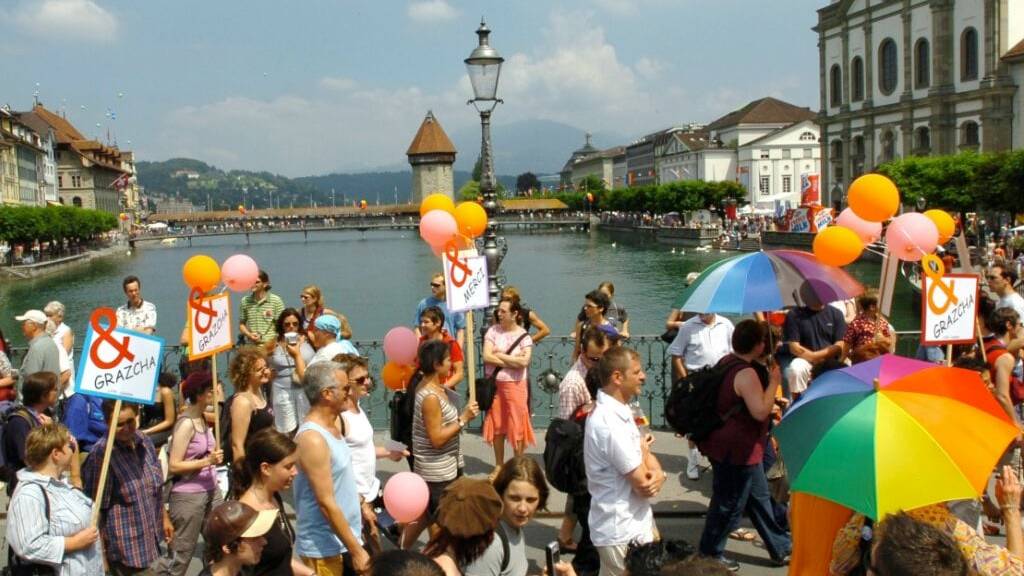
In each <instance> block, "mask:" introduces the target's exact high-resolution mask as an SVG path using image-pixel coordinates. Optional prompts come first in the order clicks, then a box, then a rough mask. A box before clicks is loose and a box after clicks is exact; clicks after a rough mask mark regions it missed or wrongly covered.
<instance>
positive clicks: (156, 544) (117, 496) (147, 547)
mask: <svg viewBox="0 0 1024 576" xmlns="http://www.w3.org/2000/svg"><path fill="white" fill-rule="evenodd" d="M134 443H135V446H134V448H130V447H127V446H124V445H122V444H120V443H117V444H115V445H114V449H113V450H112V451H111V452H110V470H109V473H108V474H107V486H106V488H105V489H104V490H103V501H102V502H101V503H100V508H101V510H102V513H101V515H100V525H99V529H100V536H102V537H103V543H104V545H105V547H106V553H107V561H109V562H118V563H120V564H124V565H125V566H129V567H131V568H148V567H149V566H150V565H151V564H153V561H154V560H156V558H157V556H159V555H160V542H162V541H163V539H164V535H163V494H162V486H163V469H162V468H161V467H160V461H159V460H157V457H156V450H155V449H154V448H153V443H152V442H151V441H150V440H149V438H147V437H146V436H145V435H144V434H142V433H141V432H136V433H135V439H134ZM106 446H107V439H106V438H101V439H100V440H99V441H98V442H96V444H94V445H93V447H92V452H90V453H89V457H88V458H86V459H85V464H83V465H82V483H83V485H84V486H85V490H86V492H88V493H89V494H95V493H96V486H97V484H98V483H99V476H100V466H101V465H102V464H103V452H104V451H105V450H106Z"/></svg>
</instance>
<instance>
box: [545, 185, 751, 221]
mask: <svg viewBox="0 0 1024 576" xmlns="http://www.w3.org/2000/svg"><path fill="white" fill-rule="evenodd" d="M576 188H577V189H576V191H565V192H556V193H553V194H550V197H552V198H558V199H559V200H561V201H562V202H565V203H566V204H567V205H568V206H569V208H571V209H573V210H587V209H590V210H594V211H600V210H610V211H616V212H652V213H655V214H666V213H668V212H693V211H696V210H701V209H707V210H712V211H719V210H721V209H722V203H723V201H724V200H726V199H729V198H731V199H734V200H736V201H737V203H738V204H739V205H743V204H746V200H745V199H746V196H747V191H746V189H745V188H743V186H742V185H740V184H739V183H738V182H733V181H724V182H705V181H703V180H681V181H678V182H669V183H667V184H659V185H653V184H651V185H648V186H634V187H632V188H614V189H612V190H607V189H605V186H604V182H603V181H602V180H601V179H600V178H598V177H596V176H589V177H587V178H586V179H584V180H583V181H582V182H580V185H579V186H577V187H576ZM588 193H589V194H593V196H594V201H593V203H592V204H591V205H589V206H588V204H587V194H588ZM534 197H535V198H536V197H537V196H536V195H535V196H534Z"/></svg>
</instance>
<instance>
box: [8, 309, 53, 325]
mask: <svg viewBox="0 0 1024 576" xmlns="http://www.w3.org/2000/svg"><path fill="white" fill-rule="evenodd" d="M14 319H15V320H17V321H18V322H24V321H26V320H28V321H30V322H35V323H36V324H41V325H43V326H45V325H46V320H47V318H46V314H43V311H42V310H27V311H25V313H24V314H22V315H21V316H15V317H14Z"/></svg>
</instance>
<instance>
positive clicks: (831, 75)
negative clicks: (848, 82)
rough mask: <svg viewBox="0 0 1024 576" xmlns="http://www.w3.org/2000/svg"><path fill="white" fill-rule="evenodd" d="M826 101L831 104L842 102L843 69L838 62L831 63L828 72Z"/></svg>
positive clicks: (835, 104) (836, 104)
mask: <svg viewBox="0 0 1024 576" xmlns="http://www.w3.org/2000/svg"><path fill="white" fill-rule="evenodd" d="M828 87H829V88H828V91H829V95H828V101H829V105H831V106H839V105H840V104H842V103H843V69H842V68H840V67H839V64H833V65H832V68H831V69H830V70H829V72H828Z"/></svg>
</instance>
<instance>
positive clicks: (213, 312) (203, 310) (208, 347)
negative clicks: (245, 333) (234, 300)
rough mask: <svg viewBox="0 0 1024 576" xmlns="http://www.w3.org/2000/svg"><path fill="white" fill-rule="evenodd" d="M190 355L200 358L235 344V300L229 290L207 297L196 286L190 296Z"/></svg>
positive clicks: (193, 357)
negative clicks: (233, 315) (232, 336)
mask: <svg viewBox="0 0 1024 576" xmlns="http://www.w3.org/2000/svg"><path fill="white" fill-rule="evenodd" d="M188 319H189V320H188V325H189V329H188V359H189V360H198V359H200V358H206V357H207V356H213V355H214V354H216V353H218V352H221V351H224V350H227V349H229V348H231V345H232V343H233V340H232V339H231V301H230V300H229V299H228V295H227V294H217V295H216V296H210V297H205V298H204V297H203V296H202V293H201V292H200V291H199V290H198V289H193V290H192V294H191V295H190V296H189V299H188Z"/></svg>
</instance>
